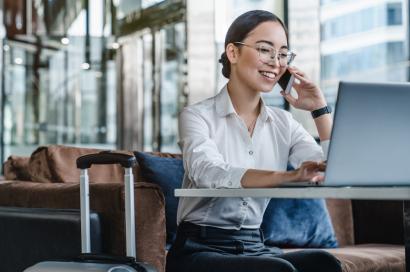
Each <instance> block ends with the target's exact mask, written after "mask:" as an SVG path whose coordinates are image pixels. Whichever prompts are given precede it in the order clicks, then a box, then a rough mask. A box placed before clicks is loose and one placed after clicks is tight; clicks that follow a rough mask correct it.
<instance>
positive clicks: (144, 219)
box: [0, 181, 166, 271]
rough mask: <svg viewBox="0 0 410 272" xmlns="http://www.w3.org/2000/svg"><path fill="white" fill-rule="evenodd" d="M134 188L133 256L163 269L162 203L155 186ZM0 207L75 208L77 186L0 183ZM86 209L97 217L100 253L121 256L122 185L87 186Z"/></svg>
mask: <svg viewBox="0 0 410 272" xmlns="http://www.w3.org/2000/svg"><path fill="white" fill-rule="evenodd" d="M134 187H135V222H136V240H137V256H138V258H139V260H141V261H145V262H148V263H151V264H153V265H154V266H155V267H156V268H157V269H158V271H164V267H165V237H166V235H165V201H164V196H163V194H162V192H161V189H160V188H159V186H157V185H155V184H150V183H145V182H139V183H136V184H135V185H134ZM0 206H14V207H28V208H58V209H67V208H69V209H79V207H80V187H79V184H78V183H36V182H27V181H24V182H21V181H15V182H5V183H0ZM90 207H91V209H92V210H94V211H96V212H98V213H99V214H100V216H101V223H102V234H103V240H102V246H103V252H104V253H107V254H114V255H124V254H125V230H124V185H123V184H122V183H90Z"/></svg>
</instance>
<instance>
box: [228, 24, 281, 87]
mask: <svg viewBox="0 0 410 272" xmlns="http://www.w3.org/2000/svg"><path fill="white" fill-rule="evenodd" d="M242 42H243V43H244V44H246V46H240V48H241V49H240V50H237V52H238V55H237V58H236V63H234V64H233V65H234V66H235V68H234V69H233V70H232V71H234V72H235V73H236V76H237V78H238V79H239V80H240V81H241V82H242V83H244V84H246V85H247V86H248V87H249V88H250V89H252V90H254V91H258V92H260V91H262V92H269V91H271V90H272V89H273V86H274V85H275V84H276V82H277V81H278V80H279V78H280V77H281V76H282V74H283V73H284V72H285V70H286V67H281V66H280V64H279V61H278V60H277V55H276V56H275V58H273V59H271V60H270V61H267V62H266V61H265V62H264V61H263V60H261V57H260V55H259V52H258V50H256V48H262V49H263V50H265V49H269V48H274V51H276V52H277V53H278V52H283V51H285V52H286V51H287V49H288V44H287V39H286V33H285V30H284V29H283V27H282V25H281V24H280V23H278V22H272V21H270V22H264V23H261V24H259V25H258V26H257V27H256V28H255V29H253V30H252V31H251V32H250V33H249V34H248V36H247V37H246V38H245V39H244V40H243V41H242Z"/></svg>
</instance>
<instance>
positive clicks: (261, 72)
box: [167, 10, 341, 272]
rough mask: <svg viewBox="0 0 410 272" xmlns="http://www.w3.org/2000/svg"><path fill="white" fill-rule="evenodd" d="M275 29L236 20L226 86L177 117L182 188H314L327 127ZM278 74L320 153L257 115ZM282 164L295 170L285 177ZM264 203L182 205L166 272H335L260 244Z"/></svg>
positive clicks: (263, 21) (251, 19)
mask: <svg viewBox="0 0 410 272" xmlns="http://www.w3.org/2000/svg"><path fill="white" fill-rule="evenodd" d="M293 57H294V54H292V53H291V52H290V51H289V49H288V36H287V31H286V28H285V26H284V25H283V23H282V22H281V21H280V19H279V18H277V17H276V16H275V15H273V14H272V13H270V12H267V11H260V10H255V11H250V12H247V13H245V14H243V15H241V16H240V17H238V18H237V19H236V20H235V21H234V22H233V23H232V25H231V26H230V28H229V30H228V33H227V35H226V39H225V52H224V53H223V54H222V57H221V60H220V62H221V63H222V64H223V70H222V73H223V75H224V76H225V77H227V78H228V79H229V82H228V83H227V85H226V86H225V87H224V88H223V89H222V90H221V91H220V93H219V94H217V95H216V96H215V97H212V98H210V99H207V100H205V101H202V102H199V103H197V104H195V105H192V106H189V107H187V108H185V109H184V111H183V112H182V113H181V116H180V137H181V139H180V145H181V148H182V152H183V158H184V168H185V177H184V181H183V185H182V187H183V188H242V187H243V188H251V187H257V188H261V187H274V186H278V185H280V184H281V183H284V182H298V181H312V182H320V181H322V180H323V177H322V175H320V171H323V170H324V168H325V165H324V163H323V162H321V161H322V160H323V159H324V154H326V148H327V147H326V146H327V143H328V140H329V138H330V131H331V125H332V124H331V118H330V116H329V114H327V113H328V110H327V107H326V101H325V99H324V96H323V94H322V93H321V91H320V90H319V88H318V87H317V86H316V85H315V84H314V83H312V82H311V81H309V80H308V79H307V78H306V76H305V74H304V73H302V72H301V71H300V70H298V69H297V68H295V67H289V64H290V62H291V61H292V59H293ZM286 69H289V71H290V72H291V73H292V74H293V75H294V76H295V77H296V79H297V82H295V83H294V84H293V87H294V89H295V90H296V92H297V94H298V98H294V97H292V96H291V95H290V94H285V93H283V92H282V95H283V96H284V97H285V99H286V100H287V101H288V102H289V103H290V104H291V105H292V106H294V107H296V108H299V109H303V110H307V111H311V112H315V113H316V114H315V117H316V118H315V123H316V126H317V129H318V132H319V137H320V140H321V142H322V148H323V151H322V148H321V147H320V146H319V145H317V144H316V142H315V141H314V139H313V138H312V137H311V136H310V135H309V134H308V133H307V132H306V131H305V130H304V129H303V127H302V126H301V125H300V124H298V123H297V122H296V121H295V120H294V119H293V118H292V116H291V115H290V114H289V113H288V112H286V111H283V110H280V109H276V108H271V107H267V106H265V104H264V102H263V100H262V99H261V96H260V94H261V92H269V91H271V90H272V89H273V86H274V85H275V84H276V83H277V81H278V79H279V78H280V77H281V76H282V75H283V74H284V72H285V71H286ZM288 162H289V163H291V164H292V165H293V166H295V168H296V169H297V170H295V171H288V172H287V171H286V166H287V164H288ZM268 202H269V199H266V198H181V199H180V202H179V207H178V233H177V238H176V241H175V243H174V245H173V246H172V248H171V249H170V251H169V253H168V257H167V271H169V272H173V271H175V272H177V271H195V272H200V271H232V272H238V271H239V272H240V271H258V272H264V271H269V272H274V271H278V272H279V271H286V272H287V271H303V272H310V271H312V272H313V271H314V272H319V271H326V272H329V271H341V269H340V263H339V261H338V260H337V259H336V258H334V257H333V256H332V255H330V254H328V253H326V252H325V251H320V250H304V251H299V252H297V253H286V254H284V253H283V252H282V251H281V250H280V249H278V248H273V247H267V246H265V245H264V244H263V236H262V235H261V232H260V229H259V227H260V224H261V221H262V218H263V213H264V211H265V209H266V206H267V204H268Z"/></svg>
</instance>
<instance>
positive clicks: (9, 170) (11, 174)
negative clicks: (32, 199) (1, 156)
mask: <svg viewBox="0 0 410 272" xmlns="http://www.w3.org/2000/svg"><path fill="white" fill-rule="evenodd" d="M29 160H30V158H29V157H20V156H10V157H8V158H7V161H5V162H4V165H3V169H4V178H5V179H6V180H22V181H29V180H30V173H29V172H28V162H29Z"/></svg>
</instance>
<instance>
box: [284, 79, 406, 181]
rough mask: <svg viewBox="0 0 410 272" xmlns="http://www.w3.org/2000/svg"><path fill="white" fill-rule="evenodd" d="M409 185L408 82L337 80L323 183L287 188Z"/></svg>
mask: <svg viewBox="0 0 410 272" xmlns="http://www.w3.org/2000/svg"><path fill="white" fill-rule="evenodd" d="M404 185H407V186H408V185H410V83H357V82H340V84H339V92H338V97H337V101H336V108H335V113H334V122H333V129H332V135H331V141H330V146H329V153H328V157H327V167H326V172H325V181H324V182H323V183H320V184H316V185H315V184H312V183H308V182H306V183H305V182H302V183H299V182H298V183H292V184H289V183H287V184H284V186H285V187H287V186H292V187H293V186H404Z"/></svg>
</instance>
